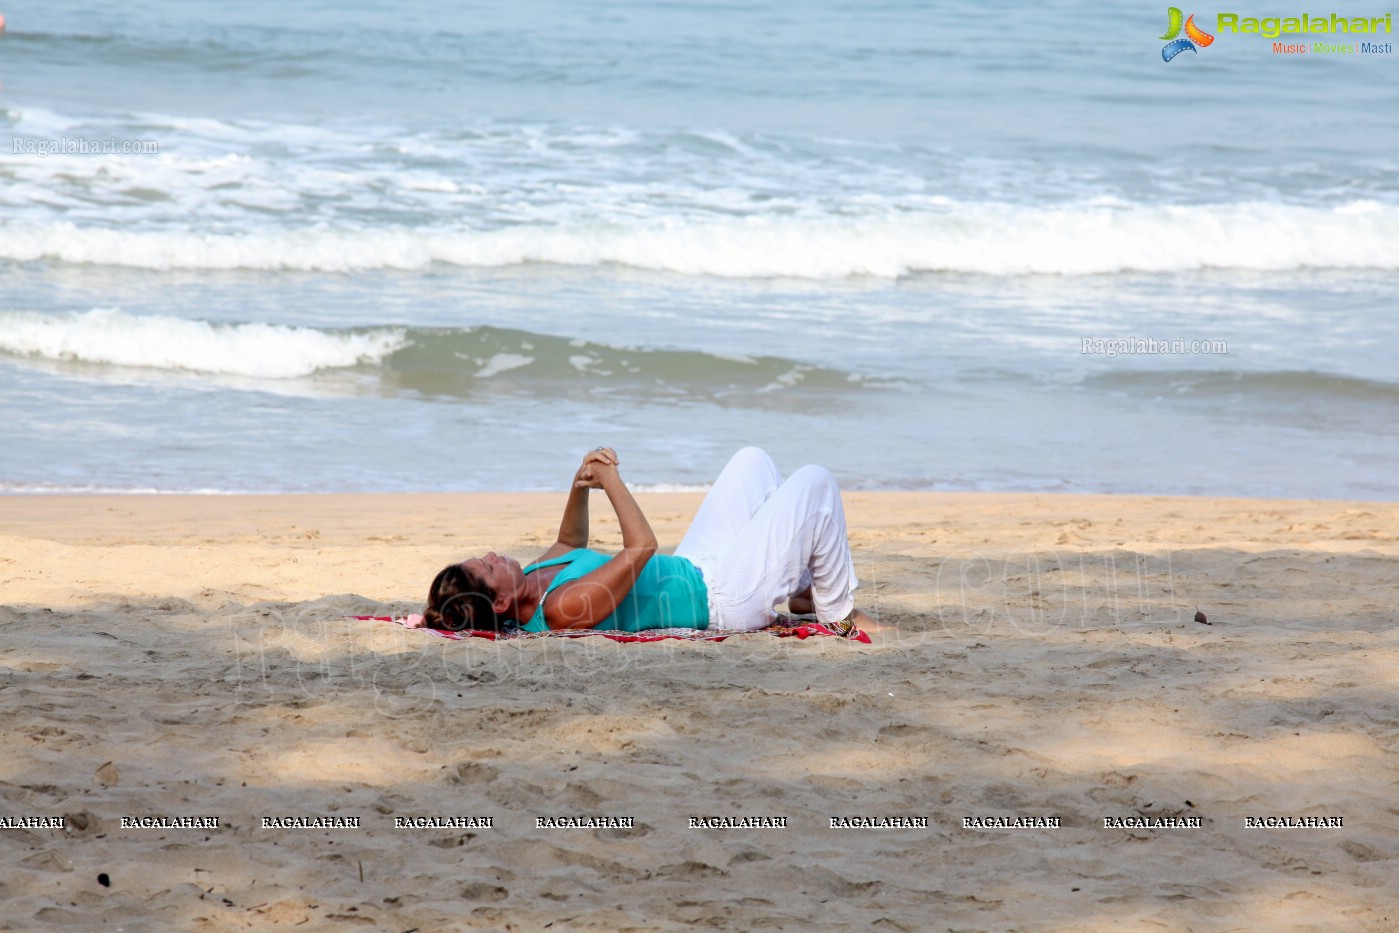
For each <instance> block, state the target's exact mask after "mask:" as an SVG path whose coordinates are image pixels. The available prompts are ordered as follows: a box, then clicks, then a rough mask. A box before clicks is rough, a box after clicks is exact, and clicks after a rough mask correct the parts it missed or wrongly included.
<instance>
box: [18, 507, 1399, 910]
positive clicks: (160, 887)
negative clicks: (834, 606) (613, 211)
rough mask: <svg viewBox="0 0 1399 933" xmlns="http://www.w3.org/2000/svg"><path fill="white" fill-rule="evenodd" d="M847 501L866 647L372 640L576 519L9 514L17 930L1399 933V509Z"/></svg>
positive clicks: (657, 514) (163, 511)
mask: <svg viewBox="0 0 1399 933" xmlns="http://www.w3.org/2000/svg"><path fill="white" fill-rule="evenodd" d="M639 499H640V500H641V504H642V506H643V508H644V509H645V510H646V511H647V513H648V515H649V516H651V518H652V522H653V525H654V526H655V528H656V531H657V534H658V536H659V537H660V539H661V541H662V543H663V545H666V544H669V545H673V544H674V543H675V542H676V541H677V540H678V539H679V537H680V535H681V533H682V532H683V530H684V527H685V525H686V523H687V522H688V520H689V517H690V515H691V514H692V512H693V510H694V508H695V506H696V505H697V503H698V497H697V496H694V495H681V494H650V495H642V496H640V497H639ZM846 503H847V510H848V515H849V520H850V527H851V529H852V543H853V545H854V550H855V558H856V566H857V570H858V572H859V574H860V576H861V580H862V587H861V589H860V591H859V594H858V604H859V605H860V606H861V607H862V608H865V609H867V610H869V611H871V612H873V613H875V614H876V615H878V617H879V618H880V621H881V625H880V628H879V629H878V630H877V631H875V632H873V633H872V636H873V644H871V645H857V644H850V643H846V642H843V641H838V640H836V639H833V638H813V639H807V640H805V641H799V640H797V639H779V638H775V637H772V636H768V635H751V636H745V637H742V638H734V639H730V640H728V641H726V642H724V643H722V644H713V643H689V642H679V641H671V642H663V643H659V644H650V645H621V644H615V643H612V642H609V641H606V640H604V639H600V638H590V639H585V640H581V641H578V640H567V641H566V640H562V639H559V640H535V641H527V642H504V643H489V642H485V641H482V640H475V639H472V640H465V641H459V642H457V641H448V640H445V639H440V638H436V637H434V636H431V635H429V634H426V633H422V632H413V631H407V630H404V629H401V628H399V627H397V626H394V625H392V624H388V623H377V622H357V621H347V619H346V616H348V615H351V614H374V613H398V614H402V613H406V612H410V611H414V610H416V609H418V608H419V607H420V604H421V599H422V597H423V596H424V594H425V591H426V586H427V583H428V581H429V580H430V578H431V575H432V573H433V572H434V571H435V570H436V569H437V568H439V567H440V566H441V565H442V564H444V563H446V562H447V561H449V560H452V559H460V558H462V557H465V556H467V555H469V554H472V553H475V552H479V551H482V550H485V549H488V548H491V549H498V550H502V551H503V552H505V553H508V554H511V555H512V556H515V557H518V558H520V559H522V560H527V559H529V558H531V557H533V556H536V555H537V554H538V553H539V552H540V551H542V550H543V548H544V547H545V546H547V544H548V543H550V542H551V541H552V540H553V535H554V533H555V530H556V528H557V519H558V512H559V509H560V507H561V505H562V495H561V494H558V495H545V494H539V495H534V494H501V495H486V494H482V495H361V496H337V495H307V496H292V495H287V496H208V497H199V496H188V497H187V496H112V497H104V496H87V497H79V496H75V497H59V496H55V497H43V496H35V497H13V496H12V497H7V498H3V499H0V581H3V586H2V588H0V593H3V598H0V603H3V605H0V710H3V714H4V718H5V722H6V729H5V730H4V733H3V738H0V742H3V753H0V797H3V803H0V818H3V820H4V821H5V825H6V826H7V827H8V828H4V829H0V853H2V855H0V857H2V858H3V863H4V864H5V865H6V871H5V872H4V875H3V877H0V900H3V902H4V903H5V904H7V905H8V907H7V908H6V910H5V912H4V917H3V918H0V930H16V931H21V930H22V931H39V930H99V929H100V930H118V929H126V930H153V929H170V930H198V931H206V930H207V931H223V930H246V929H255V930H256V929H280V928H282V927H286V928H297V929H304V930H343V929H361V928H362V929H375V930H393V931H403V933H406V931H410V930H417V931H437V930H460V929H490V930H542V929H546V928H547V929H549V930H551V931H565V930H658V929H678V928H680V927H681V926H682V925H686V924H698V925H700V926H702V927H708V928H711V929H722V930H755V929H779V930H888V931H896V930H907V931H922V930H964V931H966V930H1187V929H1188V930H1374V931H1381V930H1393V929H1395V928H1396V927H1399V895H1396V893H1395V888H1394V885H1393V877H1394V873H1395V870H1396V866H1399V806H1396V803H1395V800H1396V795H1399V785H1397V784H1396V774H1399V699H1397V698H1399V689H1396V688H1399V631H1396V627H1395V625H1394V620H1395V610H1394V592H1395V589H1394V585H1395V571H1396V567H1399V531H1396V529H1399V507H1396V506H1395V505H1394V504H1392V503H1382V504H1381V503H1361V502H1338V501H1261V500H1233V499H1207V498H1188V499H1187V498H1156V497H1107V496H1068V495H1065V496H1035V495H993V494H922V493H918V494H915V493H908V494H904V493H853V494H848V495H847V496H846ZM593 511H594V522H593V525H594V543H595V545H596V546H599V547H602V548H604V549H606V548H609V547H613V546H616V545H617V544H618V540H619V539H618V537H617V534H616V526H615V522H613V521H611V520H610V516H608V515H606V509H603V508H594V510H593ZM1197 607H1198V608H1199V609H1200V610H1202V611H1203V612H1205V613H1206V614H1207V615H1208V618H1209V622H1210V624H1208V625H1204V624H1199V623H1197V622H1196V621H1195V620H1194V615H1195V612H1196V609H1197ZM59 817H61V818H63V819H62V822H63V826H62V827H61V828H60V827H58V826H56V825H54V824H55V823H56V822H57V821H56V818H59ZM541 818H542V819H543V820H544V822H545V824H546V825H543V826H541V825H539V821H540V820H541ZM182 819H183V820H185V821H186V822H185V824H183V825H182V824H181V823H180V822H179V821H180V820H182ZM833 819H834V820H836V821H837V822H838V823H839V824H840V825H839V826H837V827H833V826H832V820H833ZM212 820H216V821H217V825H216V826H214V825H213V823H212V822H211V821H212ZM745 820H746V821H747V823H746V824H745V822H744V821H745ZM692 821H698V822H699V823H700V824H701V825H698V826H692V825H691V824H692ZM1105 821H1106V822H1107V823H1109V824H1110V825H1105ZM570 823H578V824H581V825H569V824H570ZM783 823H785V825H782V824H783ZM862 823H863V824H865V825H861V824H862ZM1289 823H1290V824H1293V825H1286V824H1289ZM45 824H47V825H45ZM355 824H358V825H355ZM400 824H406V825H400ZM871 824H873V825H871ZM880 824H882V825H880ZM1017 824H1018V825H1017ZM1056 824H1057V825H1056ZM1385 878H1389V879H1390V881H1389V882H1386V881H1385V880H1384V879H1385ZM104 882H105V883H104Z"/></svg>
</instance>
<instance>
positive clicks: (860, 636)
mask: <svg viewBox="0 0 1399 933" xmlns="http://www.w3.org/2000/svg"><path fill="white" fill-rule="evenodd" d="M351 618H353V619H358V620H359V621H361V622H392V623H394V624H395V625H401V626H403V627H404V628H409V629H413V630H415V631H419V632H427V633H428V634H430V635H436V636H437V637H438V638H450V639H452V640H454V641H456V640H460V639H462V638H485V639H488V640H490V641H518V640H520V639H528V638H587V637H589V636H597V637H600V638H606V639H609V640H611V641H620V642H651V641H664V640H666V639H668V638H678V639H680V640H682V641H723V640H724V639H726V638H731V637H733V636H735V635H776V636H777V637H778V638H811V637H813V636H818V635H830V636H831V637H833V638H834V637H837V636H836V633H835V632H833V631H831V630H830V629H828V628H826V626H824V625H822V624H821V623H819V622H816V621H814V620H813V621H801V620H798V619H791V618H788V617H786V616H778V617H777V621H776V622H774V623H773V624H772V625H769V626H768V627H767V628H761V629H758V630H757V631H754V632H744V631H737V630H735V629H703V628H653V629H647V630H646V631H644V632H617V631H607V630H603V629H593V628H589V629H580V630H569V631H557V632H519V631H516V632H509V633H506V632H490V631H483V630H479V629H474V630H467V631H462V632H443V631H439V630H437V629H433V628H421V627H420V626H421V624H422V616H419V615H409V616H397V617H396V616H351ZM846 641H858V642H861V643H863V644H866V645H868V644H870V637H869V635H868V634H867V633H865V632H862V631H859V630H858V629H857V630H856V631H855V632H854V633H853V634H852V635H850V636H849V637H848V638H847V639H846Z"/></svg>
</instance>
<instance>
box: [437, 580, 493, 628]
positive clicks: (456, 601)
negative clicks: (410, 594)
mask: <svg viewBox="0 0 1399 933" xmlns="http://www.w3.org/2000/svg"><path fill="white" fill-rule="evenodd" d="M495 598H496V593H495V591H494V590H492V589H491V588H490V587H489V586H487V585H486V584H485V583H484V582H482V581H480V580H477V579H476V578H475V577H473V576H472V575H471V574H469V573H467V572H466V570H464V569H463V568H462V565H461V564H448V565H447V566H446V567H443V568H442V571H441V572H440V573H438V575H437V576H436V577H434V578H433V581H432V586H431V587H429V589H428V591H427V608H425V609H424V610H423V624H424V625H426V626H427V627H428V628H435V629H440V630H442V631H445V632H461V631H464V630H466V629H476V630H485V631H490V632H498V631H500V622H501V620H500V617H499V616H497V615H496V611H495Z"/></svg>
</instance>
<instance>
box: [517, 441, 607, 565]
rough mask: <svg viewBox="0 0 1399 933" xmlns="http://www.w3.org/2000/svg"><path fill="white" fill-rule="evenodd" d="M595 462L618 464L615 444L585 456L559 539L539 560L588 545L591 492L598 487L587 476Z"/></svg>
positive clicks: (570, 496) (574, 476)
mask: <svg viewBox="0 0 1399 933" xmlns="http://www.w3.org/2000/svg"><path fill="white" fill-rule="evenodd" d="M594 464H610V465H612V466H614V467H615V466H616V465H617V451H615V450H613V449H612V448H611V447H599V448H598V449H597V450H590V451H588V452H587V453H586V454H585V455H584V456H583V463H582V465H581V466H579V467H578V472H577V473H575V474H573V484H572V485H571V486H569V488H568V502H567V503H565V504H564V509H563V518H562V519H561V520H560V521H559V538H558V540H557V541H555V542H554V543H553V544H552V545H550V546H549V550H547V551H545V552H544V553H543V554H542V555H540V557H539V558H538V560H536V561H535V563H540V562H541V561H546V560H553V559H554V558H555V557H561V556H563V555H564V554H567V553H568V552H569V551H572V550H575V549H577V548H580V547H587V546H588V493H589V491H590V490H591V489H593V488H594V487H593V486H592V485H590V483H589V482H588V480H587V479H586V477H589V476H591V475H592V466H593V465H594Z"/></svg>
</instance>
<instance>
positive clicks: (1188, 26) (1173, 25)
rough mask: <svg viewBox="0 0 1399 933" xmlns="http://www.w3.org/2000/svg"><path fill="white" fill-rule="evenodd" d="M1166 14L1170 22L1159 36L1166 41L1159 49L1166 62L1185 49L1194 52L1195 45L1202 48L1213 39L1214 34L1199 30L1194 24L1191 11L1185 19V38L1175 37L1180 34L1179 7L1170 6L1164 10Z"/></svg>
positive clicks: (1162, 58) (1193, 16)
mask: <svg viewBox="0 0 1399 933" xmlns="http://www.w3.org/2000/svg"><path fill="white" fill-rule="evenodd" d="M1166 16H1167V18H1168V19H1169V20H1170V22H1169V23H1168V24H1167V27H1166V34H1165V35H1164V36H1162V37H1161V38H1162V40H1164V41H1165V43H1166V46H1165V48H1163V49H1161V60H1162V61H1166V62H1168V61H1170V60H1171V59H1173V58H1175V57H1176V56H1177V55H1179V54H1180V53H1181V52H1184V51H1186V50H1187V49H1189V50H1190V51H1192V52H1194V51H1195V46H1197V45H1198V46H1200V48H1204V47H1205V46H1207V45H1209V44H1210V43H1211V42H1213V41H1214V36H1212V35H1210V34H1209V33H1207V32H1203V31H1201V29H1200V27H1199V26H1196V25H1195V14H1194V13H1191V14H1190V18H1189V19H1187V20H1186V21H1185V36H1186V38H1184V39H1177V38H1176V37H1177V36H1179V35H1180V30H1181V21H1180V16H1181V14H1180V9H1179V8H1177V7H1171V8H1170V9H1168V10H1167V11H1166Z"/></svg>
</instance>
